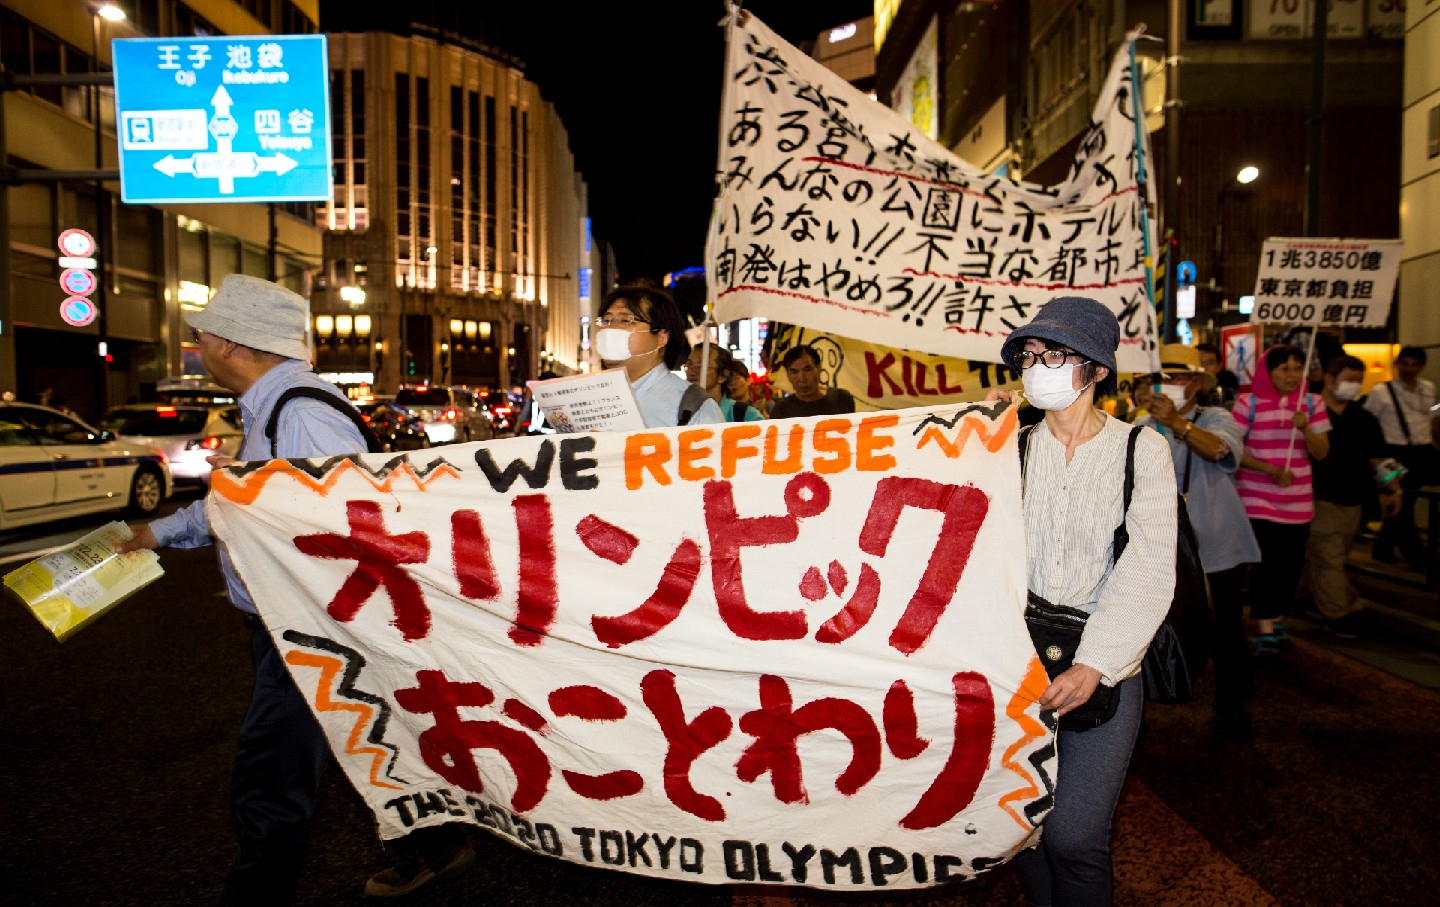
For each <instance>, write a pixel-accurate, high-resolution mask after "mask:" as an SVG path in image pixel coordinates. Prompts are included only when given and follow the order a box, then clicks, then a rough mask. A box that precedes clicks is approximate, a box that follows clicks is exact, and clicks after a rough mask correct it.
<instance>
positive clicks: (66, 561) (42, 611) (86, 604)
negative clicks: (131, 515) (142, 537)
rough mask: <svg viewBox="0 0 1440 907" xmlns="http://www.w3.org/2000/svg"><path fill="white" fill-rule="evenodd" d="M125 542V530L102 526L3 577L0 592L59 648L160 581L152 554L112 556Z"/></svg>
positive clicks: (115, 524) (118, 524)
mask: <svg viewBox="0 0 1440 907" xmlns="http://www.w3.org/2000/svg"><path fill="white" fill-rule="evenodd" d="M129 538H130V527H128V526H126V525H125V524H124V523H121V522H112V523H106V524H105V525H104V526H101V527H100V528H99V529H96V530H94V531H93V532H91V533H89V534H88V535H86V536H84V537H83V538H81V539H80V540H79V541H77V542H75V543H73V544H71V545H68V546H66V547H65V548H62V549H61V550H59V551H55V552H52V553H50V554H47V555H45V556H43V557H38V558H36V559H35V560H33V561H31V562H30V563H28V564H26V565H25V566H23V567H21V568H19V569H17V570H13V571H11V572H10V573H8V574H6V575H5V587H6V588H8V589H9V590H10V591H11V592H13V593H14V594H15V595H16V596H17V597H18V598H19V599H20V600H21V601H22V602H24V603H25V607H27V608H29V609H30V613H31V614H34V615H35V619H36V620H38V621H40V623H42V624H44V625H45V628H46V629H47V630H49V631H50V632H51V633H54V634H55V638H56V639H58V640H60V641H62V642H63V641H64V640H65V639H66V638H68V637H69V636H70V635H71V634H72V633H74V632H75V631H76V630H79V629H80V628H81V627H83V626H85V625H86V624H88V623H90V621H92V620H94V619H95V618H97V617H99V616H100V615H101V614H104V613H105V612H106V611H109V610H110V609H111V608H113V607H115V606H116V605H118V604H120V602H122V601H124V600H125V599H127V598H129V597H130V596H131V595H134V594H135V593H136V592H139V591H140V590H141V589H143V588H145V587H146V586H148V585H150V584H151V583H153V582H155V580H157V579H159V578H160V577H162V576H164V575H165V570H164V569H163V568H162V567H161V566H160V558H159V556H158V555H156V554H155V552H154V551H132V552H130V553H128V554H116V553H115V546H116V545H117V544H119V543H120V542H123V541H125V540H127V539H129Z"/></svg>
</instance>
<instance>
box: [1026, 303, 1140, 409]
mask: <svg viewBox="0 0 1440 907" xmlns="http://www.w3.org/2000/svg"><path fill="white" fill-rule="evenodd" d="M1031 337H1034V338H1035V339H1036V340H1049V341H1051V342H1052V343H1058V344H1060V345H1062V346H1065V347H1069V348H1070V349H1072V350H1074V351H1075V352H1077V353H1079V354H1080V355H1082V356H1084V357H1085V358H1086V359H1089V360H1090V361H1091V362H1094V363H1096V364H1097V365H1103V366H1105V367H1106V368H1107V369H1109V370H1110V374H1108V375H1106V376H1105V380H1104V381H1101V382H1100V383H1099V384H1098V385H1097V386H1096V388H1095V396H1097V397H1104V396H1107V395H1109V394H1113V393H1115V390H1116V388H1117V386H1118V385H1117V383H1116V368H1115V351H1116V350H1118V349H1119V348H1120V322H1119V321H1117V320H1116V318H1115V313H1114V312H1112V311H1110V310H1109V309H1107V308H1105V306H1103V305H1101V304H1100V303H1099V302H1098V301H1096V300H1094V299H1091V298H1089V297H1088V296H1057V297H1055V298H1054V299H1052V300H1050V301H1049V302H1047V303H1045V305H1044V306H1042V307H1041V308H1040V311H1038V312H1036V313H1035V317H1034V318H1031V319H1030V323H1029V324H1027V325H1025V326H1024V327H1022V328H1020V329H1019V330H1017V331H1015V332H1014V333H1012V334H1011V335H1010V336H1009V337H1007V338H1005V343H1004V344H1003V345H1001V347H1000V357H1001V358H1002V359H1004V360H1005V363H1006V364H1007V365H1009V366H1010V367H1011V368H1017V366H1016V363H1015V357H1016V356H1018V355H1019V354H1020V351H1021V350H1022V349H1023V348H1024V346H1025V341H1026V340H1028V339H1030V338H1031Z"/></svg>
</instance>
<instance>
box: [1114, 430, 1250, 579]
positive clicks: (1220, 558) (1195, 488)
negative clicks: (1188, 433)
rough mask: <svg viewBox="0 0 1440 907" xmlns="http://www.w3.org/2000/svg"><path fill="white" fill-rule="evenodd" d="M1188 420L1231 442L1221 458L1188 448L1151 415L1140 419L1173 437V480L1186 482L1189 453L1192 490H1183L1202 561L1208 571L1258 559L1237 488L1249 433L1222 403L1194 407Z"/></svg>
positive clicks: (1171, 443) (1165, 434) (1176, 483)
mask: <svg viewBox="0 0 1440 907" xmlns="http://www.w3.org/2000/svg"><path fill="white" fill-rule="evenodd" d="M1189 418H1190V421H1192V422H1194V423H1195V425H1196V427H1197V428H1201V429H1204V430H1205V431H1208V432H1210V433H1211V434H1214V435H1218V436H1219V437H1220V438H1221V439H1223V440H1224V441H1225V444H1226V446H1228V447H1229V448H1230V453H1228V454H1226V455H1225V456H1224V457H1223V458H1221V459H1220V460H1219V461H1217V462H1214V463H1212V462H1210V461H1209V460H1206V459H1203V458H1201V457H1199V456H1196V455H1194V454H1193V453H1191V451H1190V445H1189V444H1187V443H1186V442H1184V441H1181V440H1180V439H1179V438H1177V437H1175V435H1174V434H1173V433H1171V432H1170V431H1169V430H1168V429H1165V428H1163V427H1162V426H1161V425H1160V424H1159V423H1158V422H1156V421H1155V420H1154V419H1152V418H1151V417H1150V416H1144V417H1142V418H1140V419H1137V420H1136V423H1137V424H1139V425H1149V426H1150V427H1151V428H1154V429H1155V430H1156V431H1158V432H1160V434H1161V435H1162V436H1163V437H1164V438H1165V440H1166V441H1168V442H1169V443H1170V456H1171V457H1172V458H1173V459H1174V461H1175V485H1176V487H1177V488H1180V489H1184V487H1185V470H1186V460H1187V454H1189V456H1188V460H1189V470H1190V492H1189V494H1187V495H1186V496H1185V512H1186V513H1187V514H1189V516H1190V525H1191V527H1193V528H1194V530H1195V541H1196V542H1197V543H1198V544H1199V545H1200V563H1201V565H1203V566H1204V568H1205V572H1206V573H1219V572H1220V571H1221V570H1229V569H1230V568H1231V567H1235V566H1238V565H1240V564H1256V563H1259V562H1260V546H1259V544H1257V543H1256V541H1255V533H1254V532H1252V531H1251V529H1250V518H1249V517H1248V516H1246V514H1245V505H1244V504H1243V503H1241V502H1240V492H1239V491H1237V490H1236V488H1235V470H1236V468H1237V467H1238V466H1239V465H1240V463H1239V456H1240V453H1241V452H1242V451H1243V450H1244V449H1245V435H1244V432H1242V431H1241V430H1240V425H1239V423H1237V422H1236V421H1235V417H1234V416H1232V415H1230V412H1229V411H1228V410H1226V409H1224V408H1222V407H1219V406H1206V407H1202V408H1201V409H1199V410H1198V415H1197V411H1196V410H1191V411H1190V414H1189Z"/></svg>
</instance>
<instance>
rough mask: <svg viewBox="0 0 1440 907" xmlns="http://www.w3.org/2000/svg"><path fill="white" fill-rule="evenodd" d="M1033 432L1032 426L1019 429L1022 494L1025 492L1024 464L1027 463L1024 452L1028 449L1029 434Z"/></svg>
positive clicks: (1033, 427)
mask: <svg viewBox="0 0 1440 907" xmlns="http://www.w3.org/2000/svg"><path fill="white" fill-rule="evenodd" d="M1034 430H1035V426H1034V425H1027V426H1025V427H1024V428H1022V429H1020V435H1019V443H1020V491H1021V492H1022V493H1023V492H1024V491H1025V464H1026V463H1028V462H1029V461H1028V460H1027V459H1026V457H1025V451H1026V450H1027V449H1029V446H1030V433H1031V432H1032V431H1034Z"/></svg>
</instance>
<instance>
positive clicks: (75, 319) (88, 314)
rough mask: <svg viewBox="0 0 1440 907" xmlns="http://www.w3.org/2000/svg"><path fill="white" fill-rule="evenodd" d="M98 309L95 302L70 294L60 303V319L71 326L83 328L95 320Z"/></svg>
mask: <svg viewBox="0 0 1440 907" xmlns="http://www.w3.org/2000/svg"><path fill="white" fill-rule="evenodd" d="M99 312H100V310H99V309H98V308H96V307H95V303H93V302H91V301H90V300H88V299H82V298H81V297H79V296H71V297H70V298H69V299H67V300H65V301H64V302H62V303H60V319H61V320H62V321H64V322H65V323H66V324H68V325H70V326H71V327H77V328H83V327H85V325H87V324H90V323H91V322H92V321H94V320H95V316H96V315H98V314H99Z"/></svg>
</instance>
